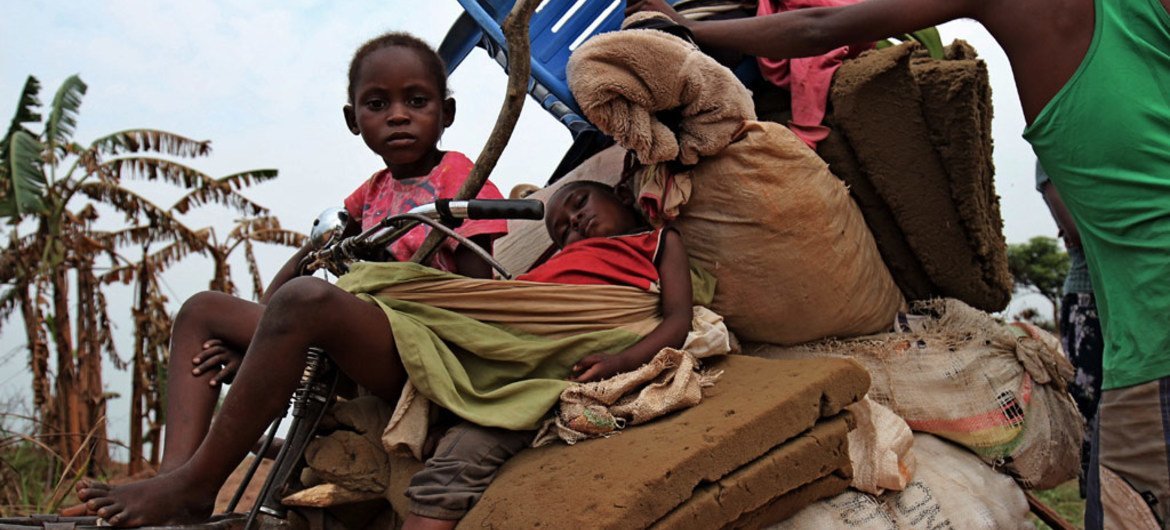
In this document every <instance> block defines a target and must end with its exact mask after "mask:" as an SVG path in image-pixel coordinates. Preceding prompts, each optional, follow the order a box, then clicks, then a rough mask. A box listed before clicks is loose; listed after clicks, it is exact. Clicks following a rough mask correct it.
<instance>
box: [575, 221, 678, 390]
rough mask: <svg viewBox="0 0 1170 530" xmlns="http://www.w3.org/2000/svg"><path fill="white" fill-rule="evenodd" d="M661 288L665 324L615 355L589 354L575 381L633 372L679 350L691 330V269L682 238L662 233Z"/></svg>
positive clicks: (577, 372) (670, 233)
mask: <svg viewBox="0 0 1170 530" xmlns="http://www.w3.org/2000/svg"><path fill="white" fill-rule="evenodd" d="M658 280H659V284H660V286H661V288H662V293H661V294H662V322H661V323H660V324H658V326H657V327H655V328H654V330H653V331H651V332H650V333H648V334H647V335H646V336H645V337H642V340H640V341H638V342H637V343H635V344H634V345H633V346H630V347H629V348H627V349H626V350H624V351H622V352H621V353H618V354H616V355H605V354H594V355H590V356H588V357H586V358H584V359H582V360H581V361H580V362H578V363H577V364H576V365H575V366H573V373H574V374H575V375H574V377H573V378H572V380H573V381H576V382H578V383H584V382H586V381H596V380H599V379H605V378H607V377H610V376H612V375H614V374H619V373H622V372H628V371H630V370H634V369H636V368H638V367H639V366H642V365H643V364H646V363H647V362H649V361H650V359H653V358H654V356H655V355H657V354H658V351H659V350H661V349H662V348H680V347H682V344H683V341H684V340H686V338H687V333H688V332H689V331H690V330H691V314H692V310H691V269H690V263H689V262H688V261H687V252H686V249H685V247H683V241H682V236H680V235H679V234H678V232H676V231H674V230H667V231H666V232H665V233H664V234H662V249H661V253H660V255H659V258H658Z"/></svg>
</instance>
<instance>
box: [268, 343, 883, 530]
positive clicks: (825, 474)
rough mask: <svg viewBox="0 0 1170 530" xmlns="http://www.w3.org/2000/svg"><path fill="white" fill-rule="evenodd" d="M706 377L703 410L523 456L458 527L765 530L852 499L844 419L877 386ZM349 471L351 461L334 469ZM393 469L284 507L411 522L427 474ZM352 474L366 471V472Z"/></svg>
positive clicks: (820, 372)
mask: <svg viewBox="0 0 1170 530" xmlns="http://www.w3.org/2000/svg"><path fill="white" fill-rule="evenodd" d="M709 368H710V369H713V370H722V372H723V373H722V375H721V377H720V380H719V384H717V385H715V386H714V387H712V388H710V389H709V390H708V391H705V393H704V399H703V403H702V404H701V406H698V407H693V408H689V409H686V410H683V411H680V412H678V413H676V414H672V415H670V416H667V417H665V418H662V419H659V420H656V421H653V422H650V423H647V424H644V425H640V426H638V427H637V428H631V429H628V430H625V431H624V432H622V433H621V434H620V435H618V436H613V437H610V438H598V439H591V440H585V441H582V442H580V443H577V444H575V445H572V446H569V445H564V444H553V445H548V446H544V447H539V448H535V449H529V450H525V451H522V452H521V453H520V454H518V455H517V456H515V457H514V458H512V459H511V460H510V461H508V463H506V464H505V465H504V467H503V468H502V469H501V471H500V473H499V475H497V477H496V478H495V480H494V482H493V483H492V486H491V488H489V489H488V490H487V492H486V493H485V494H484V497H483V498H482V499H481V500H480V501H479V503H478V504H477V505H476V506H475V508H473V509H472V510H471V512H469V513H468V514H467V517H466V518H465V519H464V521H463V523H462V524H463V525H468V527H469V528H474V527H480V526H484V527H497V528H500V527H508V528H535V527H538V526H539V527H544V528H567V527H580V528H646V527H650V526H655V527H659V528H720V527H724V526H761V525H764V524H769V523H772V522H775V521H778V520H781V519H783V518H784V517H788V516H791V515H792V514H793V513H796V512H797V511H798V510H800V509H801V508H803V507H804V506H807V505H808V504H810V503H812V502H814V501H816V500H817V499H821V498H826V497H830V496H832V495H836V494H839V493H840V492H842V491H844V490H845V488H846V487H847V486H848V485H849V481H850V479H849V477H850V475H851V471H850V469H851V467H850V462H849V449H848V442H847V432H848V431H849V429H850V425H851V423H852V420H851V419H850V414H849V413H848V412H846V411H844V409H845V407H846V406H848V405H850V404H852V403H854V402H856V401H857V400H858V399H860V398H861V396H863V395H864V394H865V392H866V390H867V388H868V384H869V380H868V377H867V376H866V374H865V371H864V370H862V369H861V367H860V366H858V365H857V364H856V363H853V362H850V361H845V360H829V361H826V360H821V359H818V360H807V361H772V360H767V359H755V358H751V357H745V356H741V355H730V356H727V357H723V358H719V360H717V361H716V362H713V363H711V364H710V365H709ZM363 408H364V407H363ZM384 413H385V411H384V410H383V411H379V410H377V409H376V408H375V409H366V410H364V411H363V412H360V413H358V412H353V411H351V412H348V413H346V417H347V418H349V419H351V420H352V419H362V418H364V420H362V421H367V422H373V421H381V419H382V417H383V416H384ZM381 427H384V425H382V426H376V425H373V424H371V425H368V426H365V427H359V428H355V430H357V431H359V432H364V433H365V434H363V435H362V436H361V437H362V438H367V439H368V438H369V436H370V433H372V432H379V433H380V431H379V430H378V429H380V428H381ZM351 434H352V433H351ZM347 438H352V437H350V436H348V435H347ZM352 441H353V440H352V439H349V440H347V441H346V442H345V443H350V442H352ZM319 443H320V444H328V443H331V442H328V441H324V442H319ZM663 447H669V448H671V450H669V451H664V450H662V448H663ZM342 463H345V459H344V458H338V459H336V460H335V461H334V464H342ZM310 465H311V467H312V469H313V470H315V471H314V472H316V470H318V469H319V467H321V464H320V463H319V462H318V463H314V462H313V461H312V460H311V461H310ZM341 467H343V466H340V465H334V466H333V467H332V468H331V469H330V473H331V477H330V478H331V480H332V481H335V482H341V481H342V480H344V479H340V478H339V477H338V474H339V473H338V472H339V470H340V469H341ZM388 468H389V469H388V471H385V473H386V474H385V475H384V476H385V477H388V480H386V484H387V485H386V487H385V488H384V491H382V492H372V491H368V490H367V491H358V490H356V489H352V490H351V489H349V488H347V487H342V486H338V485H336V484H332V485H321V486H317V487H314V488H310V489H309V490H306V491H303V492H300V493H297V494H295V495H294V496H293V497H290V498H286V499H285V503H286V504H290V505H294V506H326V505H330V504H331V503H333V502H335V501H337V500H344V501H346V502H359V501H368V500H375V499H379V498H385V499H388V500H389V501H390V503H391V504H392V505H393V506H394V509H395V511H397V512H398V513H399V514H400V515H405V513H406V512H407V510H408V502H407V499H406V498H405V497H404V496H403V492H404V491H405V489H406V486H407V484H408V483H409V480H410V477H411V476H412V475H413V474H414V473H416V472H417V471H419V470H420V469H421V468H422V463H421V462H419V461H418V460H416V459H414V457H413V456H411V455H410V454H403V453H400V452H398V453H392V454H390V456H389V461H388ZM355 469H356V470H357V471H359V472H361V473H364V471H365V468H364V467H363V466H357V467H356V468H355ZM358 483H360V484H363V485H364V484H369V483H368V482H367V481H365V480H364V479H363V480H361V481H354V482H350V483H349V484H351V485H356V484H358ZM375 489H376V488H375Z"/></svg>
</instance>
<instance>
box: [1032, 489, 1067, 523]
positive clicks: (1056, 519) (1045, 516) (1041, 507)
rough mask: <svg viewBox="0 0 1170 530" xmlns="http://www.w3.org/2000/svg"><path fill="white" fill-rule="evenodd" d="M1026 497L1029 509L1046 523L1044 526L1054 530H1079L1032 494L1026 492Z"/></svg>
mask: <svg viewBox="0 0 1170 530" xmlns="http://www.w3.org/2000/svg"><path fill="white" fill-rule="evenodd" d="M1024 496H1025V497H1027V498H1028V507H1029V508H1031V509H1032V513H1033V514H1034V515H1035V516H1036V518H1037V519H1040V520H1041V521H1044V524H1046V525H1048V526H1050V527H1052V528H1053V529H1054V530H1077V527H1075V526H1073V524H1072V523H1070V522H1068V521H1066V520H1064V517H1061V516H1060V514H1058V513H1056V510H1053V509H1052V508H1049V507H1048V506H1047V505H1045V504H1044V503H1043V502H1040V499H1039V498H1037V497H1036V495H1035V494H1033V493H1032V492H1030V491H1027V490H1024Z"/></svg>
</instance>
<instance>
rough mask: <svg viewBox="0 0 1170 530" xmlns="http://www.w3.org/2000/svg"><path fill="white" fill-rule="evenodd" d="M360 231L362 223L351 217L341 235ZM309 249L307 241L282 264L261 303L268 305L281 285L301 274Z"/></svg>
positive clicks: (351, 234) (347, 235) (265, 291)
mask: <svg viewBox="0 0 1170 530" xmlns="http://www.w3.org/2000/svg"><path fill="white" fill-rule="evenodd" d="M360 231H361V225H360V224H358V222H356V221H354V220H352V219H350V221H349V223H347V224H346V225H345V229H344V230H343V231H342V233H341V235H342V237H349V236H353V235H357V234H358V233H359V232H360ZM309 250H311V249H310V248H309V245H308V244H307V243H306V244H305V246H303V247H301V248H300V250H298V251H297V252H296V254H293V255H292V257H291V258H289V259H288V261H286V262H284V265H283V266H281V267H280V270H279V271H277V272H276V276H273V277H272V281H271V282H268V287H267V288H265V289H264V294H263V295H262V296H261V297H260V305H268V300H269V299H271V298H272V295H273V294H276V291H277V290H278V289H280V286H282V285H284V284H285V282H287V281H289V280H291V279H293V278H296V277H297V276H299V275H300V272H301V271H300V270H298V265H300V263H301V260H302V259H304V257H305V256H306V255H307V254H308V253H309Z"/></svg>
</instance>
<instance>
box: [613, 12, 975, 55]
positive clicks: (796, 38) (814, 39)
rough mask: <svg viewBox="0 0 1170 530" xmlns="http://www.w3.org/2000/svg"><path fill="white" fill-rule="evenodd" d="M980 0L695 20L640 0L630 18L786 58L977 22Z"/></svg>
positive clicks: (731, 47) (729, 47)
mask: <svg viewBox="0 0 1170 530" xmlns="http://www.w3.org/2000/svg"><path fill="white" fill-rule="evenodd" d="M980 1H981V0H867V1H863V2H860V3H857V4H852V5H848V6H842V7H820V8H808V9H797V10H794V11H786V12H784V13H777V14H775V15H768V16H763V17H751V18H741V19H733V20H712V21H691V20H687V19H686V18H685V17H682V16H681V15H679V14H678V13H677V12H675V11H674V9H673V8H671V7H670V6H669V5H668V4H667V3H666V2H665V1H664V0H636V1H632V2H630V3H629V7H627V8H626V14H627V15H628V14H632V13H635V12H637V11H647V10H649V11H659V12H662V13H666V14H667V15H668V16H670V17H671V18H672V19H674V20H675V21H676V22H679V23H681V24H683V25H684V26H686V27H688V28H690V30H691V31H692V32H693V33H694V35H695V40H696V41H698V42H699V44H702V45H704V46H710V47H714V48H719V49H723V50H732V51H737V52H740V53H745V54H748V55H755V56H759V57H769V58H773V59H785V58H792V57H808V56H812V55H819V54H822V53H825V52H827V51H829V50H832V49H834V48H838V47H840V46H846V45H849V44H854V43H858V42H870V41H876V40H880V39H884V38H887V37H890V36H894V35H900V34H903V33H910V32H913V31H917V30H919V29H922V28H925V27H930V26H935V25H938V24H942V23H943V22H947V21H950V20H955V19H959V18H973V17H976V15H977V12H978V10H979V9H980V4H979V2H980Z"/></svg>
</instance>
